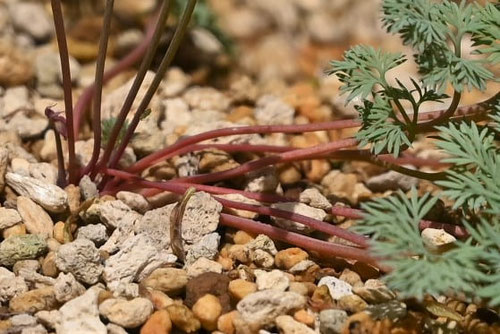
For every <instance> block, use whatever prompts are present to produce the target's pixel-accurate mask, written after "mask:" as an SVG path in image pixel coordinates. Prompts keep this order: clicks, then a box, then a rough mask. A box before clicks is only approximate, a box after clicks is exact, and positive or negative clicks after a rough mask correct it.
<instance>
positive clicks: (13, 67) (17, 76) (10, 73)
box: [0, 38, 33, 86]
mask: <svg viewBox="0 0 500 334" xmlns="http://www.w3.org/2000/svg"><path fill="white" fill-rule="evenodd" d="M31 58H32V56H31V55H30V54H29V53H28V52H26V50H25V49H22V48H19V47H16V46H14V45H12V42H11V41H9V40H8V39H5V38H2V39H0V59H1V61H0V84H1V85H2V86H15V85H21V84H25V83H27V82H28V81H29V80H30V79H31V78H32V77H33V64H32V60H31Z"/></svg>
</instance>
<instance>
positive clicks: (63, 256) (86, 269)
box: [56, 239, 103, 284]
mask: <svg viewBox="0 0 500 334" xmlns="http://www.w3.org/2000/svg"><path fill="white" fill-rule="evenodd" d="M56 265H57V268H58V269H59V270H61V271H62V272H69V273H72V274H73V275H75V277H76V278H77V279H78V280H80V281H82V282H84V283H86V284H95V283H97V281H98V280H99V277H100V276H101V273H102V271H103V265H102V264H101V257H100V254H99V250H98V249H97V248H96V247H95V245H94V243H93V242H92V241H90V240H87V239H77V240H75V241H73V242H70V243H67V244H64V245H62V246H61V247H59V249H58V250H57V253H56Z"/></svg>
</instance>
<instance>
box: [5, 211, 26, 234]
mask: <svg viewBox="0 0 500 334" xmlns="http://www.w3.org/2000/svg"><path fill="white" fill-rule="evenodd" d="M22 221H23V219H22V218H21V216H20V215H19V212H17V211H16V210H14V209H7V208H0V230H3V229H6V228H8V227H11V226H14V225H16V224H19V223H20V222H22Z"/></svg>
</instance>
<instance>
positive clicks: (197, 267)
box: [186, 257, 222, 278]
mask: <svg viewBox="0 0 500 334" xmlns="http://www.w3.org/2000/svg"><path fill="white" fill-rule="evenodd" d="M186 271H187V274H188V277H189V278H193V277H196V276H198V275H200V274H203V273H208V272H212V273H217V274H221V273H222V265H221V264H220V263H219V262H215V261H212V260H209V259H207V258H204V257H200V258H199V259H198V260H196V261H195V262H193V263H192V264H191V265H189V266H187V268H186Z"/></svg>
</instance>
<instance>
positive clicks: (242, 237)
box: [233, 231, 254, 245]
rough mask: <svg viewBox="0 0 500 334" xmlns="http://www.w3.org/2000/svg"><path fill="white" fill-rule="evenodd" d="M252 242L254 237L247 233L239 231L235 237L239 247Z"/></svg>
mask: <svg viewBox="0 0 500 334" xmlns="http://www.w3.org/2000/svg"><path fill="white" fill-rule="evenodd" d="M252 240H254V237H253V236H252V235H250V234H249V233H247V232H245V231H237V232H236V233H235V234H234V237H233V241H234V243H235V244H237V245H244V244H246V243H249V242H250V241H252Z"/></svg>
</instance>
